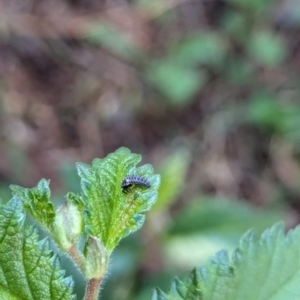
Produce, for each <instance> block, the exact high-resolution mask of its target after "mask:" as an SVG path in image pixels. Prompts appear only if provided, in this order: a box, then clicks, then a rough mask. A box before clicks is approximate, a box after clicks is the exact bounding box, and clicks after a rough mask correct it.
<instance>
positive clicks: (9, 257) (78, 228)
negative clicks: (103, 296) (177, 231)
mask: <svg viewBox="0 0 300 300" xmlns="http://www.w3.org/2000/svg"><path fill="white" fill-rule="evenodd" d="M140 160H141V156H140V155H137V154H133V153H131V152H130V151H129V150H128V149H127V148H120V149H118V150H117V151H116V152H114V153H112V154H110V155H108V156H107V157H105V158H103V159H95V160H94V161H93V162H92V165H91V166H90V165H86V164H82V163H78V164H77V172H78V175H79V176H80V179H81V193H79V194H75V193H68V194H67V195H66V199H67V201H66V204H64V205H63V206H61V207H60V208H59V209H57V210H55V208H54V205H53V204H52V202H51V201H50V194H51V193H50V189H49V181H47V180H45V179H42V180H41V181H40V182H39V183H38V185H37V186H36V187H34V188H31V189H28V188H22V187H20V186H15V185H13V186H11V190H12V192H13V198H12V200H11V201H9V202H8V203H7V204H6V205H5V206H2V207H1V209H0V252H1V258H0V267H1V271H0V299H45V300H46V299H74V298H75V296H74V295H72V286H73V280H72V279H71V278H64V272H63V271H62V270H61V267H60V265H59V262H58V257H57V256H55V255H54V256H53V254H52V253H51V250H50V247H49V241H48V239H44V240H42V241H40V242H39V241H38V235H37V232H36V230H35V229H34V227H32V226H30V225H28V224H26V221H25V220H26V218H25V211H26V212H28V213H29V214H30V215H31V216H32V217H33V219H34V220H35V221H36V222H37V223H38V224H39V225H41V226H42V228H43V229H44V230H45V231H46V232H47V233H48V234H49V236H50V237H51V238H52V239H53V240H54V241H55V243H56V245H57V247H58V248H59V249H60V250H61V251H62V252H63V253H66V254H68V255H69V256H70V257H71V258H72V259H73V261H74V263H75V264H76V265H77V267H78V268H79V270H80V271H81V272H82V274H83V275H84V277H85V278H86V280H87V288H86V293H85V299H86V300H92V299H97V298H98V294H99V289H100V284H101V281H102V279H103V278H104V276H105V273H106V271H107V267H108V262H109V258H110V255H111V253H112V251H113V249H114V248H115V247H116V246H117V244H118V243H119V241H120V240H121V239H122V238H124V237H125V236H127V235H129V234H130V233H132V232H134V231H136V230H137V229H139V228H140V227H141V226H142V224H143V222H144V219H145V216H144V213H145V212H146V211H147V210H149V209H150V207H151V205H152V204H153V203H154V202H155V201H156V198H157V189H158V186H159V183H160V177H159V175H155V174H153V168H152V167H151V166H150V165H143V166H141V167H136V164H137V163H139V162H140ZM128 174H139V175H142V176H144V177H146V178H147V179H148V180H149V182H150V183H151V187H150V188H148V189H142V188H135V187H133V188H132V189H131V192H130V193H127V194H125V193H122V189H121V187H120V184H121V181H122V180H123V178H124V177H125V176H126V175H128ZM81 244H83V246H82V247H81Z"/></svg>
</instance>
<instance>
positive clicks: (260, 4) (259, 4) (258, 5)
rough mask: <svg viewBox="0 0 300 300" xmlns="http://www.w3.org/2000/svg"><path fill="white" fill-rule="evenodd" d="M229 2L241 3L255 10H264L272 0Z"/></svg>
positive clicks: (242, 5)
mask: <svg viewBox="0 0 300 300" xmlns="http://www.w3.org/2000/svg"><path fill="white" fill-rule="evenodd" d="M229 2H231V3H232V4H235V5H239V6H240V7H243V8H244V9H251V10H252V11H255V12H263V11H264V9H266V8H267V7H268V5H269V4H270V2H272V0H229Z"/></svg>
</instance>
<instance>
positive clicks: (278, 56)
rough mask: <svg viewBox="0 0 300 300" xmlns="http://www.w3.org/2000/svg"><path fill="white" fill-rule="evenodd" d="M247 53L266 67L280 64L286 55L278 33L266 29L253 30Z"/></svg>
mask: <svg viewBox="0 0 300 300" xmlns="http://www.w3.org/2000/svg"><path fill="white" fill-rule="evenodd" d="M248 50H249V53H250V54H251V55H252V56H253V57H254V58H255V60H256V61H257V62H258V63H259V64H262V65H265V66H268V67H276V66H278V65H280V64H281V63H282V62H283V61H284V59H285V58H286V56H287V50H286V46H285V44H284V41H283V40H282V39H281V38H280V36H279V35H276V34H274V33H272V32H268V31H255V32H253V35H252V37H251V39H250V40H249V43H248Z"/></svg>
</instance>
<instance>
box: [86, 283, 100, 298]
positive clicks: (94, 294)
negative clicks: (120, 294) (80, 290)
mask: <svg viewBox="0 0 300 300" xmlns="http://www.w3.org/2000/svg"><path fill="white" fill-rule="evenodd" d="M101 281H102V278H100V279H98V278H93V279H90V280H89V281H88V283H87V286H86V290H85V295H84V298H83V300H97V299H98V296H99V291H100V285H101Z"/></svg>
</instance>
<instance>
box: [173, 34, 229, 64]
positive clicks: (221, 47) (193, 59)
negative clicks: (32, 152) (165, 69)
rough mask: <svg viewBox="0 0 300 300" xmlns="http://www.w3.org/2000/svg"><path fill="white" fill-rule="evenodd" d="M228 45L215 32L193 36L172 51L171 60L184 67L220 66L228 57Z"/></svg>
mask: <svg viewBox="0 0 300 300" xmlns="http://www.w3.org/2000/svg"><path fill="white" fill-rule="evenodd" d="M226 48H227V45H226V43H225V41H224V39H222V37H221V36H219V35H217V34H215V33H213V32H201V33H196V34H191V35H189V36H188V37H186V38H185V39H184V40H181V41H180V43H179V44H178V45H175V46H174V47H173V49H172V50H171V54H170V55H171V58H170V59H171V60H173V61H176V63H178V64H180V65H182V66H191V67H195V65H196V64H205V65H212V66H218V65H219V64H220V63H221V62H222V61H223V59H224V58H225V55H226V50H227V49H226Z"/></svg>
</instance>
